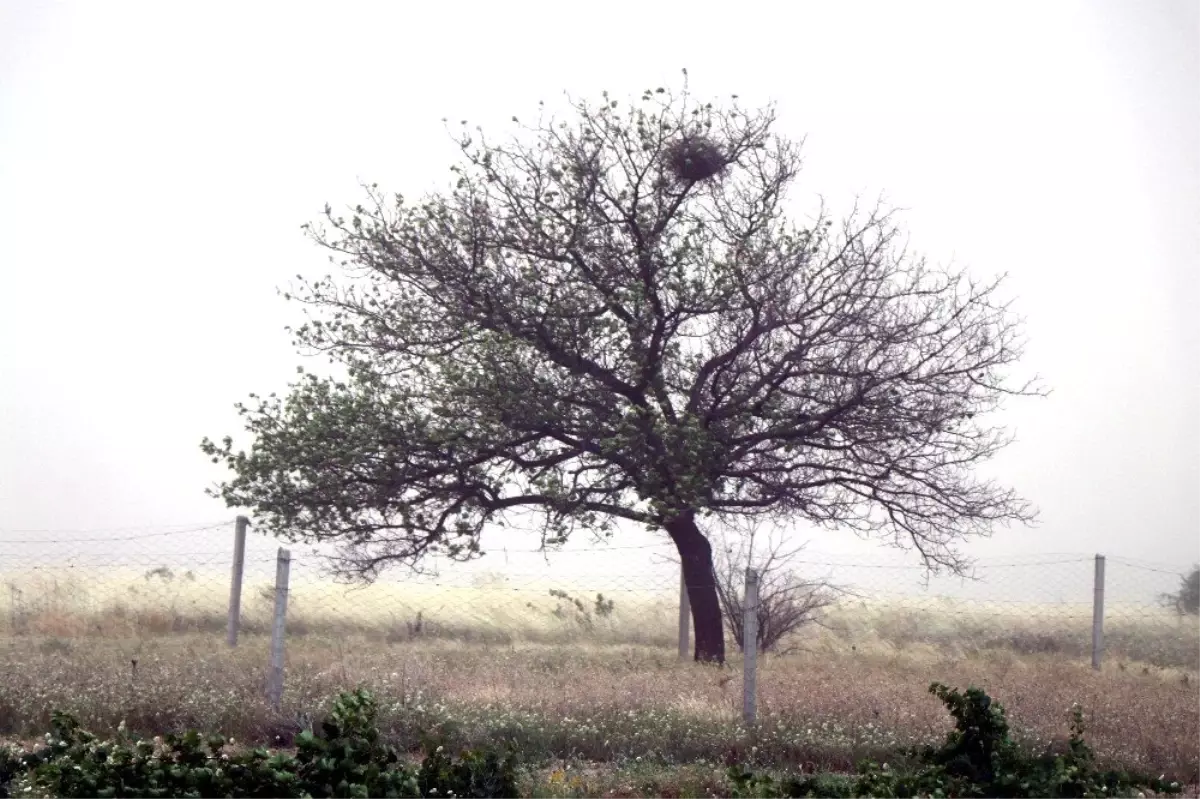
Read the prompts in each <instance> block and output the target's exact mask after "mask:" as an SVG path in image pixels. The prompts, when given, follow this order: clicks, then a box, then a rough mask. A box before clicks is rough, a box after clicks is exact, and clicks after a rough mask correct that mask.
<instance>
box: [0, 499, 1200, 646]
mask: <svg viewBox="0 0 1200 799" xmlns="http://www.w3.org/2000/svg"><path fill="white" fill-rule="evenodd" d="M232 531H233V523H232V522H220V523H214V524H208V525H199V526H190V527H189V526H181V527H177V528H166V529H151V530H113V531H78V532H72V533H71V534H69V535H66V534H63V533H62V531H27V532H26V531H10V532H8V533H7V534H6V537H5V539H4V541H3V543H2V544H0V546H2V547H3V548H2V549H0V637H3V638H4V639H5V641H7V642H8V643H9V645H22V641H23V640H25V641H27V640H28V639H30V638H34V639H50V640H59V641H71V640H74V639H87V640H91V641H102V640H105V639H130V638H142V637H148V636H167V635H184V634H187V635H198V636H211V637H212V638H213V639H214V641H220V640H221V639H223V638H224V637H225V636H226V634H227V632H228V629H229V617H230V602H231V583H232V582H233V577H232V575H233V574H234V571H233V569H232V564H233V537H232V535H231V533H232ZM22 536H24V537H22ZM168 543H169V544H171V546H165V544H168ZM276 547H277V543H276V542H272V541H269V540H265V539H262V540H258V539H256V540H253V541H252V542H251V545H250V546H249V547H248V548H247V550H246V553H245V562H244V568H243V573H242V578H241V596H240V607H239V609H238V613H237V614H236V615H237V618H238V628H239V630H240V634H241V635H242V636H256V635H261V636H266V635H269V633H270V629H271V623H272V617H273V613H274V607H275V598H276V586H275V579H276V552H275V549H276ZM632 549H638V550H646V549H649V550H651V551H650V552H641V551H639V552H632V551H630V550H632ZM526 554H528V553H526ZM668 554H669V546H668V547H658V548H657V549H655V548H654V547H629V548H623V547H620V546H603V547H601V546H597V547H591V548H585V549H581V550H576V551H573V552H569V553H562V554H558V555H552V556H550V555H547V556H545V557H543V558H541V559H540V560H539V559H538V558H537V557H533V558H526V559H525V560H523V561H521V562H520V563H518V564H513V563H509V564H507V565H506V564H505V563H504V561H502V560H491V561H489V563H490V564H491V565H490V566H489V563H483V564H474V565H472V566H471V567H466V566H458V565H449V566H444V567H442V568H440V569H438V570H437V571H436V572H435V573H432V574H423V575H414V574H410V573H407V572H404V571H399V570H397V571H392V572H386V573H385V574H384V575H383V576H382V577H381V578H379V579H378V580H376V581H375V582H374V583H371V584H369V585H361V584H346V583H344V582H339V581H338V580H336V579H334V577H333V576H332V575H331V574H330V571H329V568H328V561H327V559H326V558H325V557H323V556H322V555H321V554H320V553H315V552H314V553H309V552H305V551H304V550H303V549H300V548H293V550H292V552H291V563H290V580H289V586H288V608H287V619H286V631H287V636H288V637H289V639H293V638H304V637H325V638H328V637H335V638H339V637H340V638H347V639H349V638H354V639H357V640H362V641H365V642H378V643H381V644H396V643H399V642H403V641H407V640H412V639H415V638H445V639H454V640H459V641H465V642H484V643H513V642H521V641H524V642H534V643H556V642H557V643H570V642H578V641H584V640H586V641H593V642H597V643H614V644H615V643H627V644H641V645H650V646H661V647H671V648H675V647H677V645H678V641H679V636H680V601H681V596H680V580H679V574H678V567H677V566H676V565H674V564H672V563H670V562H669V560H668V558H667V557H666V556H667V555H668ZM493 555H494V553H493ZM647 555H648V556H649V557H646V556H647ZM605 557H607V558H610V562H609V563H602V562H601V559H603V558H605ZM613 558H615V560H612V559H613ZM635 563H637V564H645V563H650V564H651V567H650V568H649V569H644V570H641V571H636V570H633V569H632V565H633V564H635ZM614 564H616V568H614ZM1095 565H1096V557H1095V556H1093V555H1087V554H1064V555H1051V556H1045V555H1043V556H1038V557H1024V558H1013V559H1010V560H1007V561H981V562H979V563H978V564H977V565H976V567H975V570H974V572H973V574H971V575H970V576H968V577H952V578H948V577H941V578H930V577H929V576H928V575H927V574H926V572H925V570H924V569H923V567H921V566H919V565H911V564H905V565H897V564H894V563H893V564H880V563H868V562H863V561H862V559H851V558H848V557H845V556H833V555H821V554H819V553H808V552H805V553H804V557H798V558H795V559H793V560H791V561H789V562H788V564H787V568H788V569H793V570H796V571H797V572H799V573H800V574H802V575H803V576H804V578H805V579H812V580H820V581H822V582H824V583H826V584H828V585H834V586H836V587H837V589H838V591H839V594H838V599H837V601H836V602H834V603H833V604H831V605H830V606H829V607H827V608H825V609H824V610H823V612H822V613H821V614H820V615H819V616H818V617H816V618H815V620H814V622H813V623H811V624H808V625H806V626H804V627H802V628H801V629H800V630H798V631H797V632H796V633H795V634H794V635H792V636H790V637H789V638H788V639H787V640H786V641H785V642H783V643H782V644H781V646H780V647H779V651H792V650H796V649H802V650H808V651H821V650H822V649H825V650H829V649H834V648H842V649H851V648H853V649H854V650H869V649H871V648H876V649H885V650H897V649H903V648H906V647H927V648H933V649H935V650H938V651H941V652H944V653H950V654H957V655H961V654H964V653H969V652H971V651H980V650H986V649H994V648H1003V649H1008V650H1012V651H1015V652H1018V653H1022V654H1049V655H1057V656H1060V657H1063V658H1072V659H1084V660H1086V659H1088V658H1092V657H1094V656H1096V655H1097V654H1100V655H1103V656H1104V657H1105V658H1107V659H1109V660H1120V661H1130V662H1133V661H1138V662H1146V663H1151V664H1155V665H1159V666H1168V667H1180V668H1189V669H1195V668H1197V666H1198V665H1200V625H1198V623H1197V617H1196V616H1195V615H1193V614H1190V613H1188V612H1186V611H1185V612H1181V609H1180V608H1178V607H1176V606H1175V605H1174V604H1172V600H1173V598H1174V597H1176V596H1177V595H1178V592H1179V590H1180V581H1181V574H1180V572H1179V571H1178V569H1172V568H1171V567H1170V566H1168V565H1164V564H1157V563H1153V562H1149V561H1142V560H1138V559H1132V558H1122V557H1113V556H1109V557H1107V558H1106V559H1105V568H1106V572H1105V576H1104V580H1103V585H1102V586H1101V588H1102V592H1101V595H1102V597H1103V609H1102V610H1103V612H1102V616H1101V619H1102V637H1101V638H1100V639H1097V637H1096V629H1095V626H1094V621H1095V620H1096V610H1097V601H1098V595H1097V591H1096V588H1097V583H1096V571H1095ZM731 643H736V642H731Z"/></svg>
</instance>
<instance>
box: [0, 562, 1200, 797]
mask: <svg viewBox="0 0 1200 799" xmlns="http://www.w3.org/2000/svg"><path fill="white" fill-rule="evenodd" d="M5 577H6V580H7V582H8V585H9V586H10V588H9V590H8V591H7V596H6V597H2V598H0V599H7V600H8V601H7V604H4V605H0V611H2V614H3V615H2V617H0V658H2V660H3V666H4V668H3V673H2V676H0V734H6V735H9V736H22V735H31V734H37V733H40V732H43V731H45V729H46V726H47V724H48V722H49V717H50V713H51V712H52V711H53V710H55V709H62V710H69V711H71V712H74V713H76V714H77V715H78V716H79V717H80V719H81V720H82V721H83V722H84V723H85V725H88V726H90V727H92V728H94V729H96V730H97V731H107V730H112V729H115V728H116V726H117V725H118V724H119V723H120V722H121V721H125V722H126V723H127V725H128V726H129V727H130V728H131V729H133V730H136V731H142V732H145V733H150V734H154V733H160V732H163V731H166V730H169V729H178V728H181V727H187V726H197V727H200V728H207V729H221V730H223V731H226V732H228V733H231V734H233V735H235V736H236V737H238V738H241V739H244V740H256V741H262V742H267V743H276V744H278V745H283V746H286V745H287V743H288V738H289V737H290V736H291V735H292V734H294V732H295V731H297V730H298V729H300V728H301V726H302V725H304V724H305V723H306V721H307V720H309V719H313V718H318V717H319V716H320V714H321V713H322V712H323V710H324V708H325V706H326V703H327V702H328V700H329V698H330V697H331V696H333V695H334V694H336V693H337V692H338V691H340V690H342V689H346V688H351V687H354V686H357V685H360V684H365V685H367V686H369V687H371V688H372V689H373V690H375V691H376V692H377V693H378V694H379V696H380V698H381V706H382V718H381V722H382V728H383V729H384V730H385V731H386V732H387V734H388V735H390V736H392V737H393V739H394V740H396V741H397V742H399V743H401V744H402V745H404V746H405V747H408V748H416V747H418V746H419V745H420V743H421V741H422V736H424V735H427V734H428V735H435V736H437V737H439V738H440V739H441V740H444V741H446V742H448V743H451V744H456V745H457V744H470V743H475V742H484V741H489V742H495V741H498V740H502V739H503V740H513V741H515V742H516V743H518V744H519V745H520V747H521V749H522V750H523V752H524V753H525V754H526V756H527V757H531V758H534V759H536V760H538V761H539V762H541V763H542V764H543V765H544V766H545V767H544V768H543V769H542V771H541V772H539V773H540V774H541V777H540V778H539V779H543V781H549V782H545V784H544V785H541V784H540V783H539V784H540V785H541V787H537V786H533V787H531V788H530V791H531V792H532V793H534V794H538V793H539V791H541V792H542V793H541V794H540V795H565V794H567V793H572V792H574V793H576V794H578V795H596V794H597V793H608V792H609V791H615V792H616V793H615V794H614V795H641V794H646V793H647V792H648V793H649V794H650V795H653V794H659V795H662V794H664V793H670V792H672V791H678V790H682V789H680V788H678V785H676V787H675V788H671V787H670V786H668V785H666V784H665V783H663V782H662V777H661V775H662V774H663V773H666V772H664V771H663V769H668V771H669V772H670V773H671V774H675V775H677V777H678V780H683V781H684V782H687V784H688V785H690V786H691V787H689V788H687V789H686V791H684V793H687V794H688V795H693V793H694V792H699V793H698V795H706V793H707V792H708V791H709V790H710V789H711V790H713V791H716V792H718V793H719V792H720V784H719V779H720V773H721V771H722V769H723V767H724V764H725V763H727V762H732V761H733V760H742V761H743V762H746V761H750V762H757V763H760V764H762V765H763V766H782V765H792V766H795V765H803V764H811V765H812V766H814V767H816V768H821V769H829V770H847V769H849V768H851V766H852V765H853V763H854V762H855V761H857V760H858V759H860V758H863V757H868V756H874V757H884V758H886V757H887V756H888V754H889V753H890V752H894V749H895V747H896V746H898V745H903V744H911V743H918V742H933V741H934V740H935V739H939V738H940V737H941V736H942V735H943V734H944V733H945V731H946V730H947V729H948V726H949V719H948V717H947V716H946V714H945V712H944V710H943V708H942V706H941V705H940V704H939V703H938V702H937V700H936V699H934V698H933V697H931V696H930V695H929V694H928V693H927V692H926V688H927V686H928V685H929V683H930V682H932V681H934V680H937V681H941V682H945V683H948V684H950V685H956V686H960V687H963V688H965V687H966V686H967V685H978V686H981V687H983V688H985V689H986V690H988V691H989V692H990V693H991V694H992V695H993V696H994V697H995V698H997V699H998V700H1000V701H1001V702H1002V703H1003V704H1004V705H1005V707H1006V708H1007V709H1008V713H1009V717H1010V720H1011V722H1012V725H1013V728H1014V730H1015V731H1016V733H1017V735H1018V736H1019V737H1020V738H1022V739H1023V740H1025V741H1027V742H1028V743H1029V744H1031V745H1034V746H1038V747H1042V746H1055V745H1060V744H1061V742H1062V741H1063V740H1065V737H1066V733H1067V713H1068V710H1069V708H1070V707H1071V705H1072V704H1073V703H1075V702H1078V703H1080V704H1081V705H1082V707H1083V709H1084V712H1085V714H1086V718H1087V721H1088V725H1089V730H1088V738H1089V740H1090V742H1091V743H1092V745H1093V746H1094V747H1095V749H1096V751H1097V753H1098V755H1099V756H1100V757H1101V758H1102V759H1103V760H1105V761H1108V762H1112V763H1120V764H1123V765H1124V766H1126V767H1137V768H1141V769H1145V770H1147V771H1154V772H1155V773H1156V774H1158V773H1165V774H1167V775H1169V776H1171V777H1172V778H1175V779H1180V780H1186V781H1188V782H1195V781H1196V779H1197V767H1198V763H1200V709H1198V706H1200V692H1198V683H1200V680H1198V679H1197V677H1198V674H1197V660H1198V659H1200V630H1198V629H1197V625H1196V623H1195V620H1194V619H1191V620H1187V621H1180V620H1178V619H1176V618H1174V617H1171V616H1169V615H1167V614H1165V612H1164V613H1162V614H1159V615H1153V614H1152V613H1151V612H1150V611H1146V612H1145V613H1144V614H1142V615H1138V616H1118V617H1116V618H1114V619H1111V620H1110V621H1109V623H1108V625H1107V637H1108V642H1109V649H1108V655H1107V658H1106V662H1105V667H1104V669H1103V670H1101V671H1100V672H1095V671H1093V670H1091V669H1090V667H1089V666H1088V659H1087V652H1088V645H1089V643H1088V642H1089V631H1090V609H1087V608H1075V609H1068V608H1063V607H1058V606H1042V607H1032V606H1031V607H1025V608H1014V607H1012V606H1010V607H1009V608H1008V609H1007V612H1006V613H1001V612H1000V610H999V609H997V608H987V607H980V606H960V605H954V604H945V603H943V604H934V603H924V604H911V603H910V604H908V605H905V604H903V603H896V602H892V603H886V604H885V603H871V602H854V603H848V604H846V605H843V606H841V607H838V608H836V609H835V610H834V612H833V613H831V614H830V616H829V618H828V619H827V628H824V629H813V630H810V631H808V632H807V633H806V634H804V635H802V636H798V637H796V638H795V639H794V640H793V641H791V642H789V648H790V649H791V651H790V652H789V653H788V654H786V655H779V656H769V657H765V658H763V659H762V660H761V661H760V677H759V685H760V688H759V697H760V698H759V708H760V720H761V729H760V730H759V732H758V737H757V739H756V740H755V741H754V744H753V748H751V746H750V744H749V743H748V740H749V739H748V738H747V736H746V734H745V730H744V729H742V727H741V724H740V697H741V679H740V665H741V664H740V659H739V657H738V656H737V655H736V650H732V651H734V652H735V655H734V656H733V657H732V658H731V662H730V664H729V665H730V668H727V669H724V670H720V669H716V668H713V667H706V666H698V665H695V664H692V663H681V662H679V660H678V658H677V655H676V648H675V638H674V636H675V624H676V610H675V607H674V598H673V596H672V595H671V594H670V593H667V592H663V593H653V592H648V593H644V594H643V593H638V592H633V591H622V592H617V593H613V594H611V596H610V595H607V594H606V595H605V597H606V598H611V599H612V601H613V605H612V608H611V611H608V612H607V613H606V612H604V611H603V610H602V609H601V607H598V606H597V603H596V596H595V593H596V592H594V591H593V592H582V591H571V592H570V595H571V598H570V599H563V598H562V597H555V596H551V595H550V593H549V587H547V586H540V587H538V586H529V585H526V586H522V587H520V588H519V589H513V588H511V587H506V586H505V585H503V584H500V583H498V582H489V581H487V580H479V581H477V584H475V585H459V586H445V585H442V586H437V585H413V584H390V585H387V584H385V585H377V586H373V587H371V588H367V589H362V590H358V591H353V592H350V593H348V594H347V593H345V592H344V591H343V590H342V589H341V588H335V587H333V586H329V585H322V584H319V583H317V582H316V581H315V580H297V581H296V582H294V583H293V590H292V594H291V597H290V610H289V620H288V629H289V637H288V642H287V647H288V649H287V688H286V692H285V695H284V700H283V707H282V709H281V710H280V711H279V712H275V711H273V710H271V709H270V708H269V707H268V706H267V705H266V703H265V701H264V700H263V698H262V696H263V678H264V674H265V671H266V656H267V648H268V646H267V639H266V637H265V630H266V627H267V625H266V622H267V619H268V617H269V610H270V597H269V590H264V589H269V586H266V585H262V584H259V583H256V582H254V581H248V582H247V586H246V591H245V596H244V600H243V608H244V616H245V623H244V626H243V635H242V640H241V643H240V645H239V646H238V647H237V648H236V649H234V650H230V649H229V648H228V647H226V646H225V644H224V625H225V610H224V608H225V603H226V601H227V589H226V588H225V587H224V585H223V584H222V582H221V581H220V579H219V578H217V577H216V576H215V575H214V576H212V578H211V579H206V578H204V577H196V576H193V578H192V579H189V578H188V576H187V575H186V574H183V575H180V574H172V575H170V576H169V577H168V576H167V575H165V574H162V573H159V574H151V575H149V576H147V575H146V574H145V573H139V572H129V573H120V572H109V573H107V574H105V575H104V576H103V579H102V580H97V579H91V580H89V581H88V582H87V584H80V582H79V581H78V580H77V579H76V578H75V576H74V575H73V574H72V573H66V572H64V573H59V574H54V573H50V572H46V571H39V572H37V573H30V574H24V575H22V574H9V575H5ZM564 587H565V586H564ZM14 589H15V590H14ZM576 598H578V599H579V600H580V604H581V605H582V610H581V609H580V607H578V606H576V605H575V604H574V601H573V600H574V599H576ZM418 614H420V615H419V616H418ZM572 764H573V766H572ZM651 765H653V768H651ZM567 766H572V767H573V769H574V771H572V770H571V769H568V768H567ZM646 769H650V771H646ZM654 769H657V771H655V770H654ZM655 774H658V775H659V776H658V777H655V776H654V775H655ZM638 775H641V776H638ZM710 778H711V779H710ZM672 779H675V778H674V777H673V778H672ZM571 780H574V782H571ZM589 780H590V782H589ZM647 780H649V782H647ZM656 780H657V781H656ZM689 780H690V782H688V781H689ZM711 780H717V782H716V783H712V784H711V785H710V782H711ZM556 781H557V782H556ZM627 783H628V785H627ZM639 785H640V786H641V787H637V786H639ZM555 786H557V787H555ZM705 786H709V787H705Z"/></svg>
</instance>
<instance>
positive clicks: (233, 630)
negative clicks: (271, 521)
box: [225, 516, 250, 646]
mask: <svg viewBox="0 0 1200 799" xmlns="http://www.w3.org/2000/svg"><path fill="white" fill-rule="evenodd" d="M249 526H250V520H249V519H247V518H246V517H245V516H239V517H237V521H236V522H235V523H234V528H233V576H232V577H231V578H230V580H229V629H228V630H227V631H226V633H225V643H227V644H228V645H229V646H237V643H238V631H239V629H240V628H241V626H242V576H243V575H244V574H245V571H246V528H247V527H249Z"/></svg>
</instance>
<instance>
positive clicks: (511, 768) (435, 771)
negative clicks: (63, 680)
mask: <svg viewBox="0 0 1200 799" xmlns="http://www.w3.org/2000/svg"><path fill="white" fill-rule="evenodd" d="M375 714H376V703H375V699H374V697H373V696H372V695H371V693H370V692H369V691H366V690H364V689H359V690H356V691H353V692H347V693H343V694H341V695H340V696H339V697H338V699H337V701H336V702H335V703H334V706H333V709H332V711H331V712H330V714H329V716H328V718H326V719H325V721H323V722H322V723H321V728H320V732H317V733H314V732H311V731H306V732H303V733H301V734H300V735H299V736H297V738H296V753H295V754H294V755H292V754H283V753H277V754H271V753H270V752H268V751H267V750H266V749H263V748H256V749H252V750H249V751H245V752H239V753H232V754H231V753H229V752H228V751H226V747H227V746H228V743H229V742H228V741H227V740H226V739H225V737H224V736H221V735H209V736H207V737H205V736H202V735H201V734H200V733H198V732H196V731H194V730H192V731H189V732H187V733H185V734H183V735H170V736H166V737H164V738H163V739H162V740H161V742H157V741H147V740H144V739H139V740H133V739H131V738H130V737H128V736H127V735H125V734H124V733H119V734H118V735H117V737H116V738H114V739H111V740H101V739H99V738H97V737H96V736H94V735H92V734H91V733H88V732H87V731H85V730H83V729H82V728H81V727H80V726H79V723H78V722H77V721H76V720H75V719H74V718H72V717H71V716H69V715H66V714H63V713H56V714H55V715H54V718H53V722H52V727H53V730H52V732H51V733H50V735H49V736H47V741H46V745H45V746H43V747H41V748H39V749H38V750H36V751H34V752H30V753H27V754H24V755H19V756H18V755H14V754H13V753H11V752H6V753H4V754H3V756H0V797H7V796H55V797H84V796H89V797H90V796H96V797H115V796H123V797H125V796H128V797H200V796H206V797H207V796H211V797H366V796H397V797H399V796H410V797H417V796H472V797H488V796H515V795H516V790H517V785H516V764H515V756H514V754H513V753H512V752H508V753H506V754H505V755H504V756H503V757H502V756H501V755H500V754H498V753H496V752H477V751H467V752H463V753H462V754H461V755H460V756H459V757H457V758H454V757H450V756H448V755H446V754H444V752H443V750H442V749H440V748H439V749H437V750H435V751H434V752H433V753H432V754H430V755H429V756H428V757H426V759H425V761H424V763H423V764H422V766H421V768H420V769H419V770H415V769H412V768H410V767H408V766H406V765H405V764H403V763H401V762H400V757H399V755H398V754H397V752H396V751H395V749H393V748H392V747H391V746H387V745H385V744H384V743H383V742H382V741H381V740H380V736H379V730H378V728H377V727H376V726H375Z"/></svg>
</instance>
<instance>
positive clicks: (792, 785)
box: [728, 683, 1182, 797]
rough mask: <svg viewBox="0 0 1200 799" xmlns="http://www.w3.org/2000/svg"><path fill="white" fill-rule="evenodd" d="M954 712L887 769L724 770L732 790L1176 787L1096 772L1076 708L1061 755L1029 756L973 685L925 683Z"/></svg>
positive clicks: (1024, 792)
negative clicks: (931, 742) (939, 730)
mask: <svg viewBox="0 0 1200 799" xmlns="http://www.w3.org/2000/svg"><path fill="white" fill-rule="evenodd" d="M929 692H930V693H931V694H933V695H934V696H936V697H937V698H938V699H940V700H941V701H942V703H943V704H944V705H945V706H946V709H947V710H949V711H950V715H951V716H952V717H953V718H954V730H953V731H951V732H950V733H949V734H948V735H947V736H946V740H945V742H944V743H943V744H942V745H941V746H940V747H924V748H921V749H916V750H911V751H908V752H905V753H903V754H904V755H906V756H907V757H908V758H910V759H911V760H912V761H913V762H914V763H915V764H916V765H915V766H913V767H911V768H907V769H889V768H888V766H887V765H886V764H884V765H882V766H881V765H879V764H878V763H875V762H871V761H865V762H863V763H861V764H860V765H859V768H858V773H857V774H855V775H852V776H838V775H828V774H821V775H813V776H808V775H799V776H797V775H786V776H784V777H783V778H782V779H780V780H774V779H772V778H771V777H768V776H766V775H756V774H754V773H752V772H750V771H747V770H746V769H744V768H742V767H741V766H734V767H732V768H730V769H729V772H728V773H729V779H730V781H731V783H732V785H733V792H732V793H733V796H735V797H806V796H822V797H859V796H876V797H917V796H928V797H1038V796H1045V797H1101V796H1103V797H1111V796H1137V795H1139V794H1140V793H1142V792H1144V791H1147V790H1150V791H1153V792H1154V793H1156V794H1158V795H1164V794H1168V795H1169V794H1178V793H1180V792H1181V790H1182V789H1181V788H1180V786H1179V784H1178V783H1166V782H1163V781H1162V780H1160V779H1155V778H1152V777H1147V776H1144V775H1140V774H1132V773H1129V772H1126V771H1115V770H1108V771H1102V770H1100V769H1098V768H1097V767H1096V763H1095V756H1094V754H1093V752H1092V750H1091V748H1090V747H1088V745H1087V744H1086V743H1085V742H1084V740H1083V732H1084V724H1083V713H1082V711H1081V710H1080V709H1079V708H1078V707H1074V708H1072V710H1071V722H1070V728H1071V737H1070V740H1069V743H1068V747H1067V751H1066V753H1064V754H1051V753H1045V754H1040V755H1031V754H1029V753H1028V752H1025V751H1023V750H1021V749H1020V748H1018V747H1017V745H1016V744H1015V743H1014V742H1013V740H1012V738H1011V736H1010V735H1009V730H1008V720H1007V719H1006V718H1005V715H1004V708H1003V707H1002V706H1001V705H1000V703H999V702H994V701H993V700H992V698H991V697H990V696H988V695H987V694H986V693H984V692H983V691H982V690H980V689H978V688H968V689H967V691H966V692H965V693H962V692H959V691H958V690H957V689H954V688H949V687H947V686H945V685H942V684H940V683H933V684H932V685H930V686H929Z"/></svg>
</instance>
